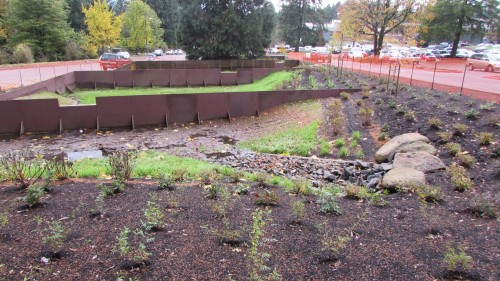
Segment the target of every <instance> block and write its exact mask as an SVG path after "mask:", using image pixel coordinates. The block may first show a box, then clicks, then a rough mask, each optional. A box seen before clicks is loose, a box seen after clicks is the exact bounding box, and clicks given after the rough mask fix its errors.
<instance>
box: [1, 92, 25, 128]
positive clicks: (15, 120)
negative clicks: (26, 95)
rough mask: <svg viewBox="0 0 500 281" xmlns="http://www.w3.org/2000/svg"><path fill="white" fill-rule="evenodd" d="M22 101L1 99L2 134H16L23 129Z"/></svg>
mask: <svg viewBox="0 0 500 281" xmlns="http://www.w3.org/2000/svg"><path fill="white" fill-rule="evenodd" d="M19 102H20V101H15V100H8V101H0V120H1V122H0V134H16V133H19V132H20V129H21V121H22V115H21V109H20V107H19Z"/></svg>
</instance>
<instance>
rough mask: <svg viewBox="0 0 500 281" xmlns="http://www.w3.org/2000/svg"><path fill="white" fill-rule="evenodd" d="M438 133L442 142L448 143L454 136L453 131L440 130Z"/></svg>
mask: <svg viewBox="0 0 500 281" xmlns="http://www.w3.org/2000/svg"><path fill="white" fill-rule="evenodd" d="M437 135H438V137H439V141H440V142H441V143H447V142H449V141H450V140H451V138H452V137H453V134H452V133H451V132H439V133H437Z"/></svg>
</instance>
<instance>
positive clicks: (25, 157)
mask: <svg viewBox="0 0 500 281" xmlns="http://www.w3.org/2000/svg"><path fill="white" fill-rule="evenodd" d="M0 168H2V169H3V171H4V174H5V177H6V179H9V180H12V181H15V182H17V183H18V184H19V186H20V187H21V188H23V189H24V188H28V187H29V186H31V185H33V184H34V183H36V182H38V181H39V180H40V179H41V178H42V176H43V174H44V173H45V170H46V165H44V161H43V159H42V158H41V157H40V156H38V155H36V154H35V153H34V152H33V151H19V152H9V153H7V154H6V155H3V156H2V157H0Z"/></svg>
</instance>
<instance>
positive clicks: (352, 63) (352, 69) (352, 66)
mask: <svg viewBox="0 0 500 281" xmlns="http://www.w3.org/2000/svg"><path fill="white" fill-rule="evenodd" d="M351 71H352V72H354V57H352V62H351Z"/></svg>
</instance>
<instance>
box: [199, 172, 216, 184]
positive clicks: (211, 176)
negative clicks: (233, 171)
mask: <svg viewBox="0 0 500 281" xmlns="http://www.w3.org/2000/svg"><path fill="white" fill-rule="evenodd" d="M218 176H219V175H218V174H217V172H216V171H214V170H203V171H201V172H200V174H199V177H200V180H201V182H200V184H201V185H202V186H203V185H209V184H211V183H212V181H214V180H216V179H217V178H218Z"/></svg>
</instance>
